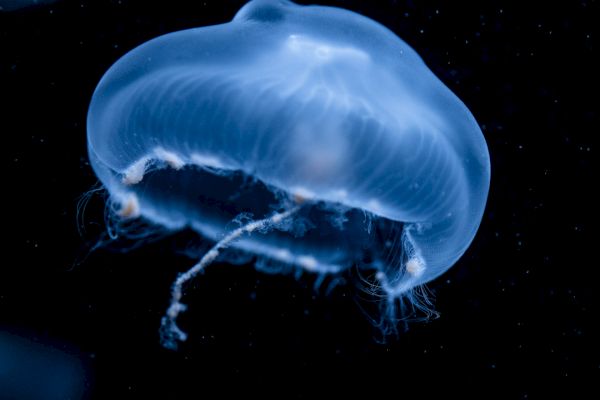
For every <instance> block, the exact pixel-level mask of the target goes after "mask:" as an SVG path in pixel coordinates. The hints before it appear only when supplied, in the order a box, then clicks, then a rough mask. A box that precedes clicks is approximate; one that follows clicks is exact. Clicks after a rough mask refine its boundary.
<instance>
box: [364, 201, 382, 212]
mask: <svg viewBox="0 0 600 400" xmlns="http://www.w3.org/2000/svg"><path fill="white" fill-rule="evenodd" d="M367 208H368V209H369V210H370V211H372V212H374V213H376V214H377V213H379V212H381V203H380V202H379V200H377V199H371V200H369V201H368V202H367Z"/></svg>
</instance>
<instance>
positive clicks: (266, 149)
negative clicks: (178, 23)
mask: <svg viewBox="0 0 600 400" xmlns="http://www.w3.org/2000/svg"><path fill="white" fill-rule="evenodd" d="M88 149H89V155H90V160H91V164H92V167H93V168H94V171H95V172H96V174H97V175H98V177H99V178H100V180H101V181H102V183H103V184H104V186H105V187H106V188H107V189H108V191H109V193H110V197H111V199H112V201H113V202H114V203H115V204H117V205H118V206H117V213H118V214H119V215H120V216H121V217H122V218H124V219H128V218H136V217H142V218H144V219H146V220H149V221H150V222H152V223H155V224H157V225H160V226H164V227H166V228H168V229H171V230H178V229H182V228H184V227H191V228H192V229H194V230H196V231H197V232H199V233H200V234H201V235H202V236H203V237H205V238H207V239H209V240H211V241H214V242H215V245H214V246H213V247H212V248H211V249H210V250H209V251H208V252H207V253H206V254H205V255H204V256H202V257H201V259H200V261H199V262H198V263H197V264H195V265H194V266H193V267H192V268H191V269H190V270H189V271H188V272H186V273H184V274H181V275H180V276H179V278H178V279H177V280H176V282H175V284H174V285H173V288H172V299H171V306H170V308H169V310H168V312H167V314H166V315H165V317H164V318H163V325H162V334H163V340H164V344H165V345H166V346H167V347H176V345H177V342H178V341H181V340H185V337H186V336H185V334H184V333H183V332H182V331H181V330H180V329H179V328H178V327H177V324H176V319H177V316H178V314H179V313H180V312H181V311H183V310H184V309H185V307H184V306H183V304H182V303H181V301H180V300H181V297H182V294H183V290H184V286H185V284H186V283H187V282H188V281H189V280H191V279H193V278H194V276H195V275H196V274H197V273H198V272H199V271H201V270H202V269H203V268H205V267H206V266H207V265H208V264H210V262H212V261H213V260H215V259H217V258H219V260H224V261H233V257H232V258H228V254H230V253H231V254H234V252H233V251H231V250H233V249H229V250H228V249H227V248H231V247H233V248H235V252H240V251H241V252H245V253H247V254H251V255H253V256H255V257H256V262H255V265H256V266H257V268H260V269H261V270H263V271H266V272H281V271H289V270H290V269H293V268H296V269H297V270H303V271H310V272H313V273H318V274H339V273H342V272H343V271H347V270H348V269H349V268H352V267H357V271H359V273H358V275H360V276H361V279H360V280H359V281H360V282H362V283H364V286H363V287H365V288H366V289H367V290H368V291H369V292H371V293H373V294H376V295H381V296H382V297H383V299H384V300H383V301H382V302H381V304H382V307H383V309H384V313H383V318H382V320H387V321H389V322H390V323H389V324H386V326H387V327H391V328H392V329H393V327H394V326H395V322H396V321H397V319H398V318H399V317H402V315H400V316H399V315H398V313H397V310H396V307H397V306H398V304H400V305H402V304H404V303H403V300H404V299H408V300H411V301H413V302H412V305H413V307H416V308H417V309H423V310H424V311H426V312H427V306H428V301H427V298H426V297H425V296H423V292H422V291H421V289H420V288H422V285H423V284H424V283H426V282H428V281H430V280H432V279H434V278H436V277H437V276H439V275H440V274H442V273H443V272H444V271H446V270H447V269H448V268H450V267H451V266H452V265H453V264H454V263H455V262H456V261H457V260H458V259H459V258H460V256H461V255H462V254H463V253H464V252H465V250H466V249H467V247H468V246H469V244H470V243H471V241H472V240H473V237H474V236H475V233H476V231H477V229H478V226H479V223H480V221H481V217H482V214H483V210H484V207H485V201H486V198H487V192H488V189H489V179H490V166H489V155H488V152H487V147H486V144H485V140H484V138H483V136H482V134H481V131H480V129H479V127H478V126H477V123H476V121H475V120H474V118H473V117H472V115H471V114H470V112H469V110H468V109H467V108H466V107H465V106H464V104H462V102H460V100H459V99H458V98H456V96H454V94H452V93H451V92H450V91H449V90H448V89H447V88H446V87H445V86H444V85H443V84H442V83H441V82H440V81H439V80H438V79H437V78H436V77H435V76H434V75H433V74H432V73H431V71H429V70H428V69H427V67H426V66H425V64H424V63H423V62H422V60H421V59H420V58H419V57H418V55H417V54H416V53H415V52H414V51H413V50H412V49H411V48H410V47H409V46H408V45H406V44H405V43H404V42H402V41H401V40H400V39H399V38H398V37H397V36H395V35H394V34H393V33H392V32H390V31H388V30H387V29H385V28H384V27H382V26H380V25H378V24H377V23H375V22H373V21H371V20H369V19H367V18H364V17H362V16H360V15H357V14H354V13H351V12H348V11H345V10H341V9H337V8H329V7H302V6H297V5H295V4H293V3H291V2H289V1H285V0H254V1H251V2H250V3H248V4H247V5H246V6H244V7H243V8H242V10H240V12H238V14H237V15H236V17H235V18H234V20H233V21H232V22H230V23H228V24H223V25H218V26H214V27H206V28H199V29H191V30H186V31H181V32H176V33H173V34H169V35H165V36H162V37H160V38H157V39H154V40H152V41H150V42H148V43H146V44H144V45H142V46H140V47H138V48H137V49H135V50H133V51H131V52H130V53H128V54H127V55H125V56H124V57H123V58H122V59H121V60H119V61H118V62H117V63H116V64H115V65H114V66H113V67H111V69H110V70H109V71H108V72H107V73H106V75H105V76H104V77H103V79H102V81H101V82H100V84H99V85H98V88H97V89H96V91H95V93H94V97H93V99H92V104H91V105H90V111H89V113H88ZM362 278H364V279H362ZM419 297H420V300H421V301H419Z"/></svg>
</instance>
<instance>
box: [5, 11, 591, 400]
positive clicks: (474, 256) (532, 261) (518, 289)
mask: <svg viewBox="0 0 600 400" xmlns="http://www.w3.org/2000/svg"><path fill="white" fill-rule="evenodd" d="M243 3H244V2H243V1H226V0H212V1H211V0H206V1H183V0H176V1H174V0H170V1H162V2H156V3H151V2H148V1H142V0H137V1H134V0H122V1H112V0H111V1H108V0H107V1H69V0H64V1H59V2H57V3H55V4H52V5H47V6H40V7H36V8H30V9H25V10H20V11H15V12H5V13H0V52H1V53H0V101H1V102H2V104H1V106H2V108H1V110H0V135H1V136H0V137H1V139H2V141H1V142H0V146H1V153H2V169H1V170H2V174H3V179H2V189H1V191H2V196H1V198H2V202H3V207H2V210H3V218H2V232H3V236H4V237H3V239H2V249H3V251H2V254H1V258H0V260H2V261H1V262H0V265H1V266H0V330H3V331H7V332H12V333H13V334H17V335H20V336H24V337H27V338H30V339H31V340H34V341H39V342H42V343H55V344H56V343H59V344H60V345H59V347H60V348H62V349H63V350H65V351H67V352H69V353H71V354H74V355H76V356H77V357H79V358H81V360H83V361H82V362H83V365H84V367H85V369H86V374H87V381H86V396H87V397H86V398H92V399H98V398H102V399H104V398H148V397H150V396H152V398H154V397H156V398H201V397H209V398H210V397H214V396H213V395H210V393H213V392H212V391H213V390H217V392H214V393H220V395H222V396H224V395H226V394H229V393H233V392H236V393H239V394H242V395H248V396H249V395H251V394H254V393H262V392H264V393H268V392H271V393H274V394H276V395H278V397H280V398H312V397H315V396H318V395H321V394H323V393H331V394H339V395H340V397H342V396H343V395H350V394H357V393H359V392H360V393H365V395H366V396H368V397H369V398H381V397H382V396H385V395H392V396H395V397H398V398H401V397H404V395H405V394H407V391H410V392H413V391H415V392H418V393H419V396H421V397H425V398H428V397H431V395H432V394H433V393H434V392H437V393H438V394H441V395H443V396H451V395H454V394H460V395H462V397H476V398H490V397H492V398H493V397H501V398H511V399H513V398H514V399H524V398H548V397H547V396H548V395H549V394H557V393H565V394H568V398H598V397H597V396H598V395H599V393H600V390H599V389H598V386H597V383H598V382H600V351H599V350H600V349H599V344H598V342H599V340H598V339H600V336H599V333H600V330H599V329H598V327H597V326H596V323H597V322H598V320H599V316H600V314H599V307H598V304H597V302H598V301H597V294H596V293H597V286H598V282H597V280H595V279H594V276H595V270H596V269H597V265H598V264H597V260H596V258H595V257H593V253H594V250H595V247H596V246H598V245H597V243H596V241H593V240H592V235H593V232H594V228H595V227H594V226H593V225H592V222H591V216H592V213H593V212H594V213H595V209H593V208H592V206H597V204H598V201H597V198H596V197H595V195H593V194H592V189H593V188H594V186H597V184H598V179H597V174H596V173H595V171H592V169H593V168H596V167H597V165H596V162H595V161H596V152H597V151H598V148H597V147H596V145H595V143H592V136H593V135H594V136H595V135H597V134H598V132H599V131H598V124H597V123H598V102H597V100H595V97H597V93H598V90H597V89H598V85H597V83H598V82H597V78H596V75H597V73H598V71H599V70H600V69H599V68H598V67H599V65H598V62H597V61H595V60H594V56H598V29H597V27H598V24H599V23H600V12H599V6H598V2H597V1H592V0H589V1H567V0H562V1H555V2H535V1H532V2H525V1H508V0H504V1H501V0H498V1H481V2H473V3H471V2H467V1H453V2H447V1H442V0H438V1H431V0H427V1H407V0H399V1H392V0H389V1H358V0H356V1H341V0H340V1H325V0H324V1H321V2H320V3H321V4H327V5H336V6H343V7H345V8H348V9H351V10H354V11H357V12H359V13H361V14H364V15H366V16H369V17H371V18H373V19H375V20H376V21H379V22H380V23H382V24H383V25H385V26H387V27H388V28H390V29H392V30H393V31H394V32H396V33H397V34H398V35H399V36H400V37H402V38H403V39H404V40H405V41H407V42H408V43H409V44H410V45H411V46H413V47H414V48H415V49H416V50H417V52H418V53H419V54H420V55H421V56H422V57H423V58H424V60H425V62H426V63H427V64H428V66H429V67H430V68H431V69H432V70H433V71H434V72H435V73H436V74H437V75H438V76H439V77H440V78H441V79H442V80H443V81H444V83H446V84H447V85H448V86H449V87H450V88H451V89H452V90H453V91H454V92H455V93H456V94H457V95H458V96H459V97H460V98H461V99H462V100H463V101H464V102H465V103H466V104H467V106H468V107H469V108H470V109H471V111H472V112H473V114H474V115H475V117H476V119H477V120H478V122H479V123H480V125H481V126H482V130H483V132H484V135H485V137H486V140H487V142H488V146H489V150H490V154H491V160H492V185H491V191H490V195H489V200H488V206H487V210H486V214H485V216H484V219H483V222H482V226H481V228H480V230H479V233H478V234H477V237H476V238H475V241H474V242H473V244H472V246H471V248H470V249H469V250H468V251H467V253H466V254H465V255H464V257H463V258H462V259H461V260H460V261H459V262H458V263H457V265H456V266H455V267H454V268H452V269H451V270H450V271H448V272H447V273H446V274H445V275H443V276H442V277H441V278H439V279H437V280H436V281H434V282H431V283H430V285H429V287H430V289H431V290H432V291H433V292H434V293H435V295H436V309H437V310H438V311H439V312H440V313H441V316H440V318H438V319H436V320H432V321H430V322H428V323H415V324H412V325H411V326H410V328H409V330H408V331H407V332H403V333H401V334H400V336H399V337H398V338H392V339H391V340H390V341H388V342H387V343H386V344H380V343H377V342H376V341H375V340H374V337H376V333H377V332H376V329H374V328H373V327H372V326H371V324H370V323H369V321H368V320H367V319H366V318H365V316H364V315H363V313H362V312H361V311H360V308H359V307H358V306H357V304H356V297H357V295H358V293H357V292H356V291H355V290H354V289H353V288H352V285H345V286H339V287H337V288H335V289H334V290H333V291H332V293H330V294H329V295H325V294H324V293H323V290H314V289H313V284H314V281H315V278H314V277H311V276H303V277H302V278H300V279H298V280H297V279H295V278H294V277H291V276H268V275H267V276H266V275H262V274H260V273H257V272H256V271H254V269H253V268H252V267H251V266H228V265H214V266H212V267H211V268H210V269H209V270H208V271H207V272H206V273H205V274H204V275H203V276H202V277H201V278H200V279H198V280H197V282H196V283H195V284H194V285H193V287H194V289H193V291H191V292H190V294H189V297H187V302H188V304H190V310H189V312H188V313H187V314H186V315H185V317H184V318H183V325H184V326H185V328H186V329H187V330H188V332H189V333H190V340H189V341H188V342H186V344H184V345H183V346H182V348H181V350H180V351H179V352H176V353H174V352H170V351H168V350H165V349H163V348H161V347H160V344H159V340H158V339H159V338H158V326H159V322H160V317H161V315H162V313H163V311H164V309H165V307H166V306H167V301H168V297H169V287H170V284H171V282H172V280H173V278H174V277H175V276H176V274H177V272H178V271H183V270H185V269H186V268H187V267H189V266H190V263H191V262H192V261H193V260H190V259H188V258H187V257H185V256H184V255H182V254H181V252H180V251H178V249H181V248H183V247H185V244H186V243H188V242H190V243H191V242H193V241H194V235H192V234H191V233H190V232H183V233H180V234H177V235H174V236H172V237H167V238H164V239H162V240H160V241H157V242H153V243H147V244H145V245H143V246H140V247H137V248H130V247H131V245H132V243H119V244H115V245H112V246H109V248H102V249H98V250H95V251H92V252H91V253H90V247H91V246H93V244H94V243H95V242H96V240H97V239H98V237H99V236H100V235H101V232H102V231H103V230H104V221H103V204H104V203H103V202H104V199H103V197H102V196H100V195H96V196H93V197H92V199H91V201H90V202H89V204H88V207H87V209H86V210H85V212H84V213H83V216H84V219H85V221H84V222H83V223H82V224H81V225H82V226H83V227H84V228H85V230H84V231H83V232H81V233H80V232H79V231H78V228H77V227H78V222H77V218H76V216H77V202H78V199H79V197H80V196H81V195H82V194H83V193H85V192H86V191H88V190H89V189H90V188H92V187H93V186H94V185H95V184H96V179H95V176H94V175H93V172H92V170H91V168H90V166H89V164H88V162H87V155H86V130H85V120H86V111H87V106H88V104H89V101H90V98H91V95H92V92H93V90H94V87H95V85H96V84H97V82H98V81H99V79H100V78H101V76H102V74H103V73H104V72H105V71H106V70H107V68H108V67H109V66H110V65H111V64H112V63H113V62H115V61H116V60H117V59H118V58H119V57H120V56H122V55H123V54H125V53H126V52H127V51H129V50H131V49H132V48H133V47H135V46H137V45H139V44H141V43H143V42H145V41H147V40H149V39H151V38H154V37H156V36H157V35H160V34H163V33H167V32H171V31H175V30H180V29H185V28H191V27H197V26H203V25H209V24H215V23H222V22H226V21H228V20H230V19H231V18H232V17H233V15H234V14H235V12H236V11H237V9H238V8H239V7H240V6H241V5H242V4H243ZM300 3H308V2H306V1H302V2H300ZM119 248H124V249H129V251H124V252H118V251H114V250H118V249H119ZM594 383H596V384H594ZM406 397H408V396H406ZM0 398H2V394H1V392H0Z"/></svg>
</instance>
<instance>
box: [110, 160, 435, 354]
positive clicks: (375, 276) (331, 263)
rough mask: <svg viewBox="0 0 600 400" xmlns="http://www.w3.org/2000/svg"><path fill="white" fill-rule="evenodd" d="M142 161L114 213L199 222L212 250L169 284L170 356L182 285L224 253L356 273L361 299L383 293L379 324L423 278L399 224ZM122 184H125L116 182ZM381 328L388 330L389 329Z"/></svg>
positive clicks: (166, 328)
mask: <svg viewBox="0 0 600 400" xmlns="http://www.w3.org/2000/svg"><path fill="white" fill-rule="evenodd" d="M159 153H160V152H159ZM146 160H147V161H146V163H147V166H146V167H147V168H148V172H147V173H145V175H144V176H143V179H141V180H140V181H139V182H136V183H135V184H130V185H129V186H128V187H129V190H130V191H129V194H130V196H135V197H130V198H129V199H130V200H129V201H127V200H126V201H124V202H123V203H122V204H120V209H118V211H117V212H119V213H121V214H122V215H121V217H124V218H131V217H133V216H137V215H138V212H139V210H134V208H135V207H140V204H135V205H133V204H130V201H136V202H139V201H140V199H143V200H142V201H143V203H146V204H149V205H150V204H151V206H149V207H151V208H152V209H153V210H147V212H148V213H149V214H150V215H156V214H160V215H161V218H163V219H168V220H170V221H171V223H172V222H173V221H176V220H177V219H178V217H177V216H176V215H169V214H172V212H171V211H169V210H177V211H176V212H177V213H181V214H182V215H181V217H182V218H183V219H185V220H186V221H202V223H192V224H191V226H192V228H194V229H196V230H198V231H199V233H200V234H201V235H202V236H208V237H210V238H212V239H213V240H214V241H215V242H216V244H215V245H214V246H213V247H212V248H211V249H210V250H209V251H207V252H206V254H205V255H204V256H203V257H202V259H201V260H200V261H199V262H198V263H197V264H195V265H194V266H193V267H192V268H191V269H190V270H189V271H187V272H185V273H184V274H181V275H180V276H179V278H178V280H177V281H176V282H175V284H174V287H173V289H174V290H173V295H172V301H171V305H170V307H169V311H168V312H167V314H166V315H165V317H164V318H163V322H162V328H161V336H162V341H163V344H164V345H165V346H166V347H168V348H177V343H178V342H180V341H184V340H186V337H187V335H186V334H185V333H184V332H183V331H182V330H180V329H179V327H178V326H177V324H176V320H177V317H178V315H179V314H180V313H181V312H182V311H184V310H185V309H186V306H185V305H184V304H183V303H181V297H182V295H183V289H184V286H185V284H187V282H189V281H190V280H192V279H193V278H194V277H195V276H196V275H197V274H198V273H200V272H201V271H202V270H203V269H204V268H205V267H207V266H208V265H210V263H211V262H212V261H214V260H216V259H217V258H218V259H219V260H220V261H232V262H235V260H236V258H237V252H233V254H232V256H233V257H232V258H231V259H230V258H229V257H228V252H229V251H230V250H229V249H227V248H228V247H230V246H232V245H233V246H235V248H236V250H242V251H244V252H248V253H250V254H254V255H255V256H257V257H258V258H259V259H258V260H255V263H256V264H258V265H260V270H261V271H263V272H267V273H269V272H274V273H281V272H283V271H288V272H292V271H294V270H296V271H297V270H298V268H299V269H301V270H305V271H307V272H310V273H318V274H338V273H341V272H343V271H344V270H346V269H348V268H351V267H357V268H359V269H361V270H363V272H364V273H363V274H361V276H362V277H363V284H364V285H363V289H365V290H366V291H367V292H368V293H369V294H377V292H378V291H380V290H381V289H382V287H381V285H385V288H384V290H385V295H386V296H387V297H388V299H387V303H386V304H385V306H386V308H390V309H389V310H386V312H385V313H384V314H383V315H382V318H396V317H397V315H396V313H395V311H393V310H394V307H395V301H396V300H398V299H399V298H400V297H401V296H407V295H409V293H408V292H410V291H411V290H412V289H413V288H414V287H415V286H416V285H417V283H416V281H417V279H416V278H420V277H421V275H422V274H423V272H424V268H425V266H424V262H423V260H421V259H419V258H418V256H417V255H416V254H417V252H416V251H415V249H414V248H413V247H412V243H411V242H410V240H409V239H408V238H407V236H406V235H405V234H404V228H405V226H406V224H405V223H403V222H402V221H394V220H390V219H388V218H385V217H381V216H378V215H375V214H373V213H372V212H371V211H368V210H365V209H360V208H353V207H348V206H346V205H344V204H341V203H337V202H329V201H323V200H318V199H314V198H313V199H309V198H305V197H303V194H301V193H294V192H289V191H285V190H283V189H280V188H276V187H273V186H269V185H266V184H264V183H263V182H261V181H260V180H258V179H256V178H254V177H252V176H249V175H248V174H245V173H244V172H242V171H223V170H216V169H214V168H206V167H205V166H198V165H195V164H190V165H177V166H173V165H171V164H169V162H167V161H165V160H156V159H155V160H149V159H148V158H146ZM122 179H127V178H126V176H125V175H123V177H122ZM131 199H135V200H131ZM129 213H131V214H130V215H125V214H129ZM183 219H182V221H183ZM253 225H254V226H253ZM219 227H220V229H219ZM178 228H181V227H178ZM232 233H233V237H231V238H230V235H232ZM294 266H295V268H293V267H294ZM425 301H426V299H425ZM416 306H417V307H420V306H422V304H417V305H416ZM385 322H386V323H387V326H389V327H393V326H394V323H393V321H385Z"/></svg>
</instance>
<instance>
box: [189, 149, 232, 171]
mask: <svg viewBox="0 0 600 400" xmlns="http://www.w3.org/2000/svg"><path fill="white" fill-rule="evenodd" d="M190 159H191V160H192V163H194V164H196V165H197V166H199V167H206V168H215V169H225V166H224V165H223V163H222V162H221V160H219V159H218V158H217V157H214V156H207V155H203V154H198V153H194V154H192V155H191V157H190Z"/></svg>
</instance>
